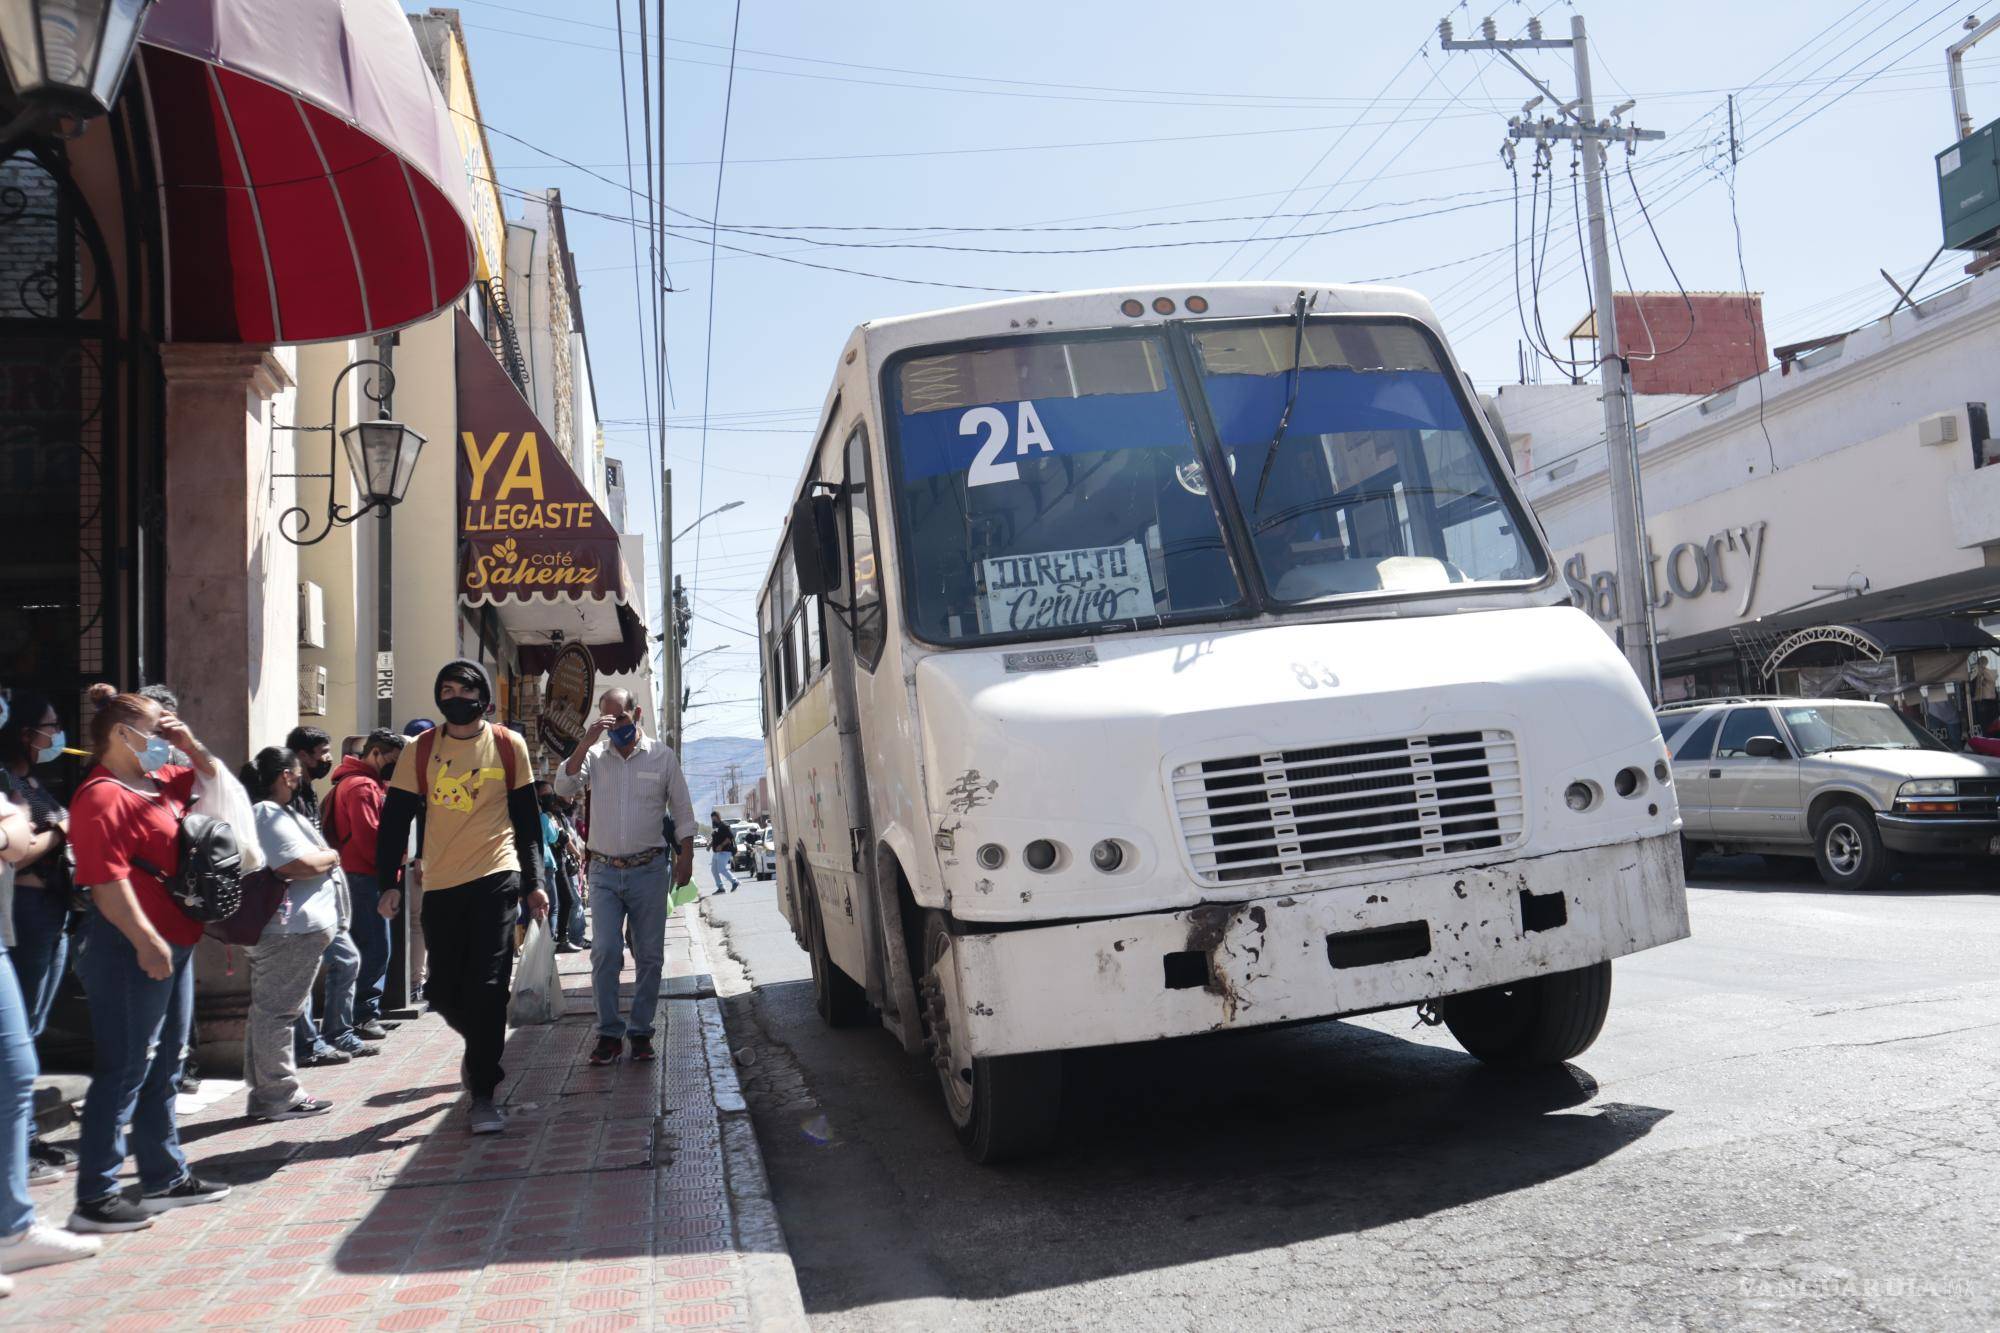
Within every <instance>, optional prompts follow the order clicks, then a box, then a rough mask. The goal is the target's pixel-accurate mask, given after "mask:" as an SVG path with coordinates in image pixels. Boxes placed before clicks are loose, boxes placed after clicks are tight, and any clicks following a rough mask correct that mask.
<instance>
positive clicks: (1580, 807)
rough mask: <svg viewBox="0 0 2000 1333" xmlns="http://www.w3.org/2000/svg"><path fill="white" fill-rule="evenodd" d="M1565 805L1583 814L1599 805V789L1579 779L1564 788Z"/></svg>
mask: <svg viewBox="0 0 2000 1333" xmlns="http://www.w3.org/2000/svg"><path fill="white" fill-rule="evenodd" d="M1563 804H1564V805H1567V806H1568V807H1569V808H1570V809H1572V810H1574V811H1576V812H1577V813H1578V814H1582V813H1583V812H1584V811H1586V810H1588V809H1590V807H1591V806H1593V805H1596V804H1597V787H1596V786H1595V785H1594V784H1593V783H1589V782H1585V781H1583V780H1582V779H1580V778H1579V779H1578V780H1577V781H1575V782H1572V783H1570V784H1569V786H1567V787H1565V788H1563Z"/></svg>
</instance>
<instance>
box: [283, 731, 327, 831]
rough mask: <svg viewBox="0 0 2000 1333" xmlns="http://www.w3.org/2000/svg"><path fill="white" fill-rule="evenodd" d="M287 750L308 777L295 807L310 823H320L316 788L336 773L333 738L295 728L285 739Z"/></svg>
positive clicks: (297, 796)
mask: <svg viewBox="0 0 2000 1333" xmlns="http://www.w3.org/2000/svg"><path fill="white" fill-rule="evenodd" d="M285 748H286V749H287V750H290V751H291V752H292V753H293V754H295V755H297V756H298V757H299V766H300V767H301V768H303V769H305V773H306V780H305V781H304V782H303V783H301V784H300V785H299V793H298V795H296V796H294V797H293V798H292V804H293V805H295V806H297V807H298V811H299V813H300V814H302V815H304V816H306V817H307V818H308V819H312V820H318V818H319V788H317V787H315V786H313V784H314V783H315V782H324V781H326V775H327V774H329V773H331V772H333V737H331V736H329V735H327V734H326V733H325V732H324V731H322V730H320V729H319V728H318V727H293V728H292V729H291V731H289V732H288V733H286V735H285Z"/></svg>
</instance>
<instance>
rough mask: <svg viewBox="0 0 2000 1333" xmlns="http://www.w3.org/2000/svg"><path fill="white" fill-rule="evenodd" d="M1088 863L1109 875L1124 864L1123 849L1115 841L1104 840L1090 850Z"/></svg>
mask: <svg viewBox="0 0 2000 1333" xmlns="http://www.w3.org/2000/svg"><path fill="white" fill-rule="evenodd" d="M1090 863H1091V864H1092V865H1094V866H1096V867H1097V868H1098V870H1100V871H1102V872H1103V873H1104V874H1107V875H1109V874H1111V873H1113V872H1114V871H1116V870H1117V869H1118V867H1119V866H1122V865H1124V864H1125V849H1124V848H1123V847H1120V846H1119V845H1118V841H1117V839H1115V838H1106V839H1104V841H1102V842H1100V843H1098V844H1097V845H1096V846H1094V847H1092V848H1091V849H1090Z"/></svg>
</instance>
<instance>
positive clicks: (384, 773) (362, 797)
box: [320, 729, 403, 1041]
mask: <svg viewBox="0 0 2000 1333" xmlns="http://www.w3.org/2000/svg"><path fill="white" fill-rule="evenodd" d="M402 753H403V737H402V736H400V735H398V734H397V733H396V732H393V731H389V730H387V729H382V730H378V731H371V732H369V733H368V735H367V737H366V738H365V739H363V740H362V741H361V743H360V747H359V749H358V751H357V752H356V753H355V754H351V755H349V756H347V757H346V758H345V759H343V760H341V761H340V767H339V768H337V769H335V770H334V772H333V786H332V787H331V788H330V789H329V791H328V792H327V797H326V800H325V801H324V802H322V803H321V806H320V828H321V830H322V831H324V832H325V834H326V839H327V841H328V842H329V843H331V844H332V845H333V847H334V849H335V850H336V851H338V852H339V853H340V868H341V870H342V871H343V872H345V873H346V876H347V892H348V897H349V899H350V900H351V903H352V908H353V919H352V921H351V922H350V923H349V925H348V931H349V933H350V934H351V935H352V936H353V939H354V946H355V948H356V950H357V951H358V952H359V953H360V955H361V957H360V969H359V971H358V972H357V974H356V976H355V980H354V1035H355V1036H357V1037H360V1038H362V1039H364V1040H366V1041H381V1040H382V1039H383V1038H385V1037H387V1036H388V1035H389V1029H388V1026H387V1025H385V1024H384V1023H383V1022H382V991H383V989H384V987H385V986H386V984H387V982H388V979H389V945H390V935H389V921H390V918H389V917H386V916H384V915H382V911H381V907H382V889H383V884H384V879H383V877H382V876H381V875H379V874H378V873H377V872H376V868H375V836H376V834H377V833H378V832H380V830H381V827H382V801H383V798H384V797H385V796H387V794H388V783H389V779H390V777H391V776H392V775H394V773H395V771H396V761H397V759H399V758H401V756H402ZM389 874H390V876H392V877H393V876H394V874H395V867H394V866H391V867H390V868H389Z"/></svg>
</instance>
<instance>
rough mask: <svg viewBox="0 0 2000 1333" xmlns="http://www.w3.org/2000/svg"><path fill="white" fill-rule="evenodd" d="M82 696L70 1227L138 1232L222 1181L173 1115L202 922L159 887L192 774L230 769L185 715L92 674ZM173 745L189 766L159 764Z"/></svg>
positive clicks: (214, 1196) (207, 1198) (206, 1195)
mask: <svg viewBox="0 0 2000 1333" xmlns="http://www.w3.org/2000/svg"><path fill="white" fill-rule="evenodd" d="M90 697H91V700H92V702H93V703H94V704H95V706H96V709H97V711H96V712H95V713H94V714H93V715H92V717H91V720H90V742H91V755H92V758H93V760H94V761H95V762H94V765H93V767H92V769H91V771H90V775H89V776H88V777H87V778H86V779H85V781H84V783H83V785H82V786H81V787H79V788H78V789H77V793H76V796H75V797H74V799H72V801H71V802H70V822H69V827H70V846H71V847H72V849H74V851H75V854H76V878H77V882H78V883H80V884H82V885H84V886H85V887H86V888H87V889H88V890H89V891H90V900H91V911H90V916H89V919H88V922H87V923H86V925H85V927H84V934H83V954H82V957H81V959H80V960H79V963H78V971H79V973H81V975H82V977H83V983H84V987H85V989H87V990H88V991H89V992H90V1031H91V1038H92V1041H93V1043H94V1046H95V1055H94V1058H93V1062H92V1067H91V1078H90V1091H89V1093H88V1094H87V1095H86V1096H85V1097H84V1102H83V1135H82V1142H81V1145H80V1149H79V1153H78V1157H79V1162H78V1168H77V1181H76V1210H75V1211H74V1212H72V1213H71V1214H70V1219H69V1227H70V1230H72V1231H136V1230H139V1229H140V1228H142V1227H149V1226H151V1225H153V1215H154V1214H156V1213H158V1212H162V1211H164V1210H166V1209H169V1208H178V1207H183V1206H186V1205H190V1204H204V1203H214V1202H216V1201H217V1200H219V1199H221V1198H224V1197H225V1196H227V1195H228V1193H229V1187H228V1186H227V1185H217V1184H210V1183H209V1182H207V1181H204V1180H202V1179H201V1178H200V1177H199V1176H196V1175H195V1174H194V1172H192V1171H191V1170H189V1169H188V1163H187V1156H186V1154H184V1153H183V1152H182V1151H181V1144H180V1129H179V1126H178V1125H177V1124H176V1123H175V1121H174V1095H175V1092H176V1091H177V1090H178V1087H179V1084H180V1071H181V1062H182V1059H183V1058H184V1056H185V1054H186V1048H187V1044H188V1033H189V1031H190V1030H191V1027H192V1020H193V1016H194V946H195V944H196V943H197V942H198V941H199V940H200V939H201V934H202V928H201V923H200V922H198V921H196V920H195V919H194V918H192V917H190V916H189V915H187V913H185V912H183V911H182V910H181V907H180V904H179V903H177V902H175V901H174V899H173V897H172V895H171V894H170V893H169V892H168V891H167V883H168V881H169V879H171V878H172V876H173V875H174V874H175V873H176V872H177V871H178V870H179V868H180V859H181V850H180V838H179V833H180V818H181V816H182V815H183V814H185V813H186V811H187V807H188V804H189V802H190V801H191V800H192V799H193V797H194V794H195V787H196V782H197V780H198V779H201V780H212V779H214V778H216V777H218V776H226V775H222V774H221V770H220V768H219V767H218V766H217V764H216V761H215V757H214V756H213V755H211V754H209V752H208V751H207V750H206V749H204V748H203V747H202V744H201V742H200V741H198V740H196V739H195V737H194V734H193V733H192V732H191V731H189V730H188V728H187V724H186V723H184V722H182V721H181V720H180V719H179V718H178V717H176V716H175V715H174V714H172V713H168V712H166V711H164V710H163V709H162V708H161V707H160V706H159V705H158V704H157V703H154V702H153V701H152V700H150V699H147V698H144V697H142V696H140V695H136V694H118V693H116V692H115V691H114V690H113V689H112V688H111V687H110V686H109V685H98V686H93V687H92V689H91V694H90ZM173 749H179V750H180V751H181V752H182V753H183V754H185V755H187V756H188V758H189V760H190V765H189V766H188V767H185V768H183V767H180V766H178V765H172V764H169V763H167V758H168V752H169V751H170V750H173ZM127 1125H130V1126H131V1134H130V1136H129V1138H128V1136H127V1134H126V1132H125V1126H127ZM128 1146H129V1147H130V1149H131V1152H132V1155H133V1156H134V1157H135V1158H136V1159H137V1161H138V1165H139V1188H140V1191H141V1196H140V1198H139V1200H138V1201H137V1202H134V1201H131V1200H128V1199H126V1198H124V1197H123V1196H122V1195H120V1194H119V1192H118V1171H119V1168H120V1167H121V1166H122V1165H123V1164H124V1161H125V1155H126V1149H127V1147H128Z"/></svg>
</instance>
